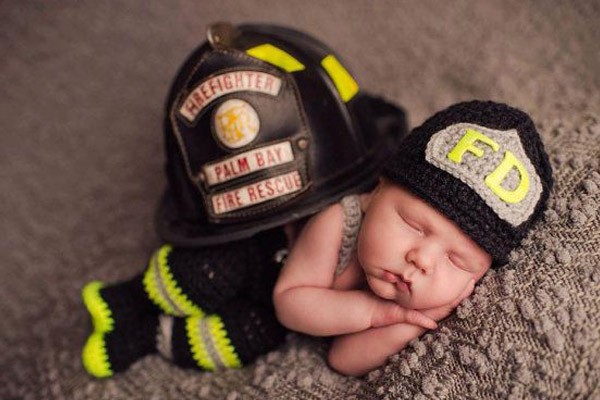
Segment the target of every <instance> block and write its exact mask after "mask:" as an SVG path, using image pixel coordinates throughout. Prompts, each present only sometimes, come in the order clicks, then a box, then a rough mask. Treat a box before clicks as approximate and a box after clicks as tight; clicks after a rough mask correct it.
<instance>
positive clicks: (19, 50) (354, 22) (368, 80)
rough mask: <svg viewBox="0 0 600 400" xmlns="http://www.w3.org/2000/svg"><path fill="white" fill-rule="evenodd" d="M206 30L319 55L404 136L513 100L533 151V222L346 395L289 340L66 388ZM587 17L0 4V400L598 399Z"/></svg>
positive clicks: (592, 12) (492, 10)
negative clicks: (274, 34)
mask: <svg viewBox="0 0 600 400" xmlns="http://www.w3.org/2000/svg"><path fill="white" fill-rule="evenodd" d="M216 20H229V21H232V22H244V21H264V22H274V23H280V24H287V25H291V26H293V27H296V28H299V29H302V30H306V31H308V32H309V33H311V34H313V35H315V36H317V37H319V38H321V39H323V40H324V41H325V42H327V43H328V44H330V45H331V46H332V47H333V48H335V49H337V51H338V52H339V53H340V54H341V55H342V56H343V57H344V58H345V59H346V60H347V64H348V65H349V66H350V68H351V70H353V72H354V74H355V76H356V77H357V79H358V80H359V82H360V83H361V85H362V87H363V88H365V89H368V90H371V91H374V92H379V93H381V94H383V95H385V96H386V97H388V98H390V99H392V100H394V101H397V102H399V103H400V104H402V105H404V106H405V107H406V109H407V111H408V113H409V119H410V124H411V126H415V125H417V124H419V123H421V122H422V121H423V120H424V119H425V118H426V117H427V116H429V115H430V114H431V113H433V112H435V111H437V110H439V109H441V108H443V107H446V106H448V105H450V104H452V103H454V102H457V101H460V100H468V99H472V98H480V99H493V100H497V101H504V102H507V103H509V104H512V105H515V106H517V107H520V108H522V109H524V110H526V111H527V112H529V113H530V114H531V115H532V117H533V119H534V120H535V122H536V123H537V124H538V127H539V128H540V131H541V132H542V134H543V136H544V140H545V142H546V144H547V149H548V150H549V152H550V153H551V154H552V161H553V166H554V168H555V171H556V190H555V192H554V194H553V195H552V198H551V202H550V207H551V208H550V210H549V211H548V212H547V213H546V215H545V221H544V222H543V223H541V224H539V225H538V226H537V227H536V229H535V230H534V231H533V232H532V234H531V235H530V237H529V238H528V240H527V242H526V244H525V247H524V249H523V250H521V251H517V252H515V253H514V254H513V257H512V262H511V264H510V266H509V268H508V269H506V270H504V271H502V272H499V273H495V274H490V275H489V276H488V277H486V278H485V280H484V281H483V282H482V284H481V285H479V286H478V288H477V290H476V294H475V295H474V296H473V297H472V299H471V300H470V301H468V302H467V303H466V304H464V305H463V306H461V307H460V309H459V310H458V313H457V314H456V315H455V316H453V317H451V318H449V319H448V320H447V321H446V322H444V323H443V324H442V328H441V329H440V330H438V331H437V332H435V333H431V334H428V335H426V336H424V337H423V338H421V340H420V341H418V342H416V343H414V345H413V346H411V347H410V348H408V349H406V350H405V351H403V352H402V353H401V354H399V355H396V356H393V357H392V359H391V360H390V363H389V364H388V365H386V366H384V367H382V368H381V369H380V370H378V371H375V372H373V373H371V374H370V375H369V376H368V377H367V378H366V379H363V380H360V379H354V378H345V377H341V376H339V375H337V374H335V373H333V372H332V371H330V370H329V369H328V368H327V367H326V364H325V363H324V360H323V355H324V354H325V350H324V346H323V344H322V343H321V342H319V341H317V340H315V339H311V338H307V337H301V336H295V335H292V336H291V337H290V339H289V341H288V343H287V344H286V345H285V346H284V347H282V348H281V349H279V350H278V351H275V352H273V353H270V354H269V355H268V356H266V357H263V358H261V359H260V360H259V361H257V362H256V364H254V365H252V366H249V367H247V368H245V369H242V370H238V371H228V372H225V373H219V374H208V373H204V374H203V373H198V372H192V371H184V370H180V369H177V368H175V367H172V366H171V365H170V364H168V363H166V362H164V361H163V360H162V359H160V358H159V357H157V356H153V357H148V358H146V359H144V360H143V361H141V362H139V363H136V364H135V365H134V366H133V367H132V368H131V369H130V370H129V371H128V372H127V373H125V374H123V375H120V376H118V377H115V378H114V379H110V380H106V381H96V380H93V379H91V378H89V377H88V376H87V375H86V374H85V373H84V372H83V369H82V366H81V364H80V359H79V354H80V350H81V346H82V344H83V342H84V340H85V337H86V335H87V334H88V333H89V329H90V328H89V325H88V324H89V323H88V321H87V317H86V314H85V312H84V309H83V307H82V306H81V303H80V297H79V292H80V289H81V287H82V285H83V284H84V283H85V282H87V281H88V280H91V279H101V280H104V281H109V282H110V281H116V280H119V279H122V278H126V277H129V276H130V275H132V274H134V273H136V272H138V271H140V270H141V269H142V268H143V266H144V263H145V261H146V260H147V258H148V256H149V254H150V252H151V251H152V250H153V249H154V248H155V247H156V246H157V245H158V241H157V239H156V236H155V234H154V232H153V226H152V216H153V211H154V207H155V205H156V202H157V200H158V197H159V194H160V192H161V191H162V188H163V186H164V183H165V181H164V177H163V174H162V163H163V155H162V137H161V117H162V116H161V109H162V103H163V99H164V97H165V94H166V92H167V88H168V85H169V82H170V80H171V78H172V77H173V75H174V74H175V71H176V69H177V67H178V65H179V63H180V62H181V61H182V60H183V59H184V57H185V56H186V54H187V53H188V52H189V51H190V50H191V49H192V48H194V47H195V46H196V45H197V44H198V43H199V42H200V41H202V40H203V38H204V30H205V28H206V25H207V24H208V23H209V22H212V21H216ZM599 20H600V3H599V2H598V1H593V0H592V1H579V2H561V1H558V0H555V1H538V2H532V1H522V0H509V1H486V2H481V1H472V2H468V1H462V0H461V1H448V2H443V1H419V2H417V1H414V2H400V1H392V0H390V1H367V0H364V1H359V0H355V1H325V0H323V1H296V2H287V1H281V0H268V1H267V0H262V1H261V0H247V1H239V2H233V1H225V0H220V1H214V2H208V1H191V0H179V1H171V2H165V1H161V2H158V1H155V2H149V1H143V0H128V1H126V2H95V1H94V2H93V1H78V2H75V1H62V2H48V1H34V0H30V1H27V2H25V1H17V0H12V1H10V0H4V1H2V2H0V55H1V58H2V61H1V62H0V79H1V81H0V82H1V85H0V91H1V95H0V120H1V124H2V125H1V126H2V133H1V134H0V174H1V179H2V180H1V187H0V189H1V191H0V193H1V194H0V199H1V202H0V204H1V205H0V220H1V221H2V239H1V240H0V254H2V261H1V263H0V268H1V270H0V276H1V278H0V312H1V318H0V321H2V327H1V329H0V366H1V368H0V370H1V371H2V373H1V374H0V398H2V399H21V398H26V399H61V398H75V399H85V398H88V399H162V398H177V399H192V398H207V399H220V398H224V399H228V400H235V399H247V398H256V399H265V398H275V399H293V398H303V399H304V398H310V399H317V398H325V399H348V398H353V397H354V398H369V399H374V398H407V399H412V398H415V399H424V398H434V399H442V398H450V399H464V398H469V397H471V398H474V399H483V398H507V397H510V398H514V399H521V398H562V399H571V398H596V399H598V398H600V388H599V387H598V382H599V381H600V369H599V365H600V337H599V329H598V326H599V322H600V267H599V265H600V215H599V211H598V204H599V203H600V171H599V166H598V162H599V159H600V144H599V142H600V90H599V89H600V45H599V43H600V28H599V26H600V24H598V21H599Z"/></svg>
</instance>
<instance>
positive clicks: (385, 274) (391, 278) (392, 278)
mask: <svg viewBox="0 0 600 400" xmlns="http://www.w3.org/2000/svg"><path fill="white" fill-rule="evenodd" d="M383 279H384V280H385V281H386V282H390V283H395V282H397V281H398V277H397V276H396V275H394V274H392V273H391V272H390V271H387V270H386V271H384V272H383Z"/></svg>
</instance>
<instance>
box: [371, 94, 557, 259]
mask: <svg viewBox="0 0 600 400" xmlns="http://www.w3.org/2000/svg"><path fill="white" fill-rule="evenodd" d="M399 148H400V150H399V151H398V153H397V154H396V155H395V156H394V157H393V158H392V159H390V160H389V162H388V163H387V165H386V167H385V169H384V173H383V174H384V176H385V177H387V178H388V179H389V180H390V181H392V182H394V183H397V184H400V185H402V186H403V187H405V188H407V189H408V190H410V191H411V192H413V193H414V194H416V195H417V196H419V197H421V198H422V199H424V200H425V201H427V202H428V203H429V204H431V205H432V206H434V207H435V208H436V209H438V210H439V211H440V212H442V213H443V214H445V215H446V216H447V217H449V218H450V219H451V220H453V221H454V222H455V223H456V224H457V225H458V226H459V227H460V228H461V229H462V230H463V231H464V232H465V233H466V234H467V235H469V236H470V237H471V238H472V239H473V240H474V241H475V242H476V243H477V244H479V245H480V246H481V247H482V248H483V249H484V250H486V251H487V252H488V253H489V254H491V255H492V257H493V264H492V265H493V266H494V267H497V266H500V265H502V264H505V263H506V262H507V260H508V255H509V253H510V252H511V250H513V249H514V248H515V247H517V246H518V245H519V243H520V242H521V240H522V239H523V238H524V237H525V235H526V234H527V232H528V231H529V229H530V228H531V226H532V224H533V222H534V221H535V220H536V219H537V218H538V217H539V216H540V215H541V212H542V211H543V210H544V208H545V205H546V202H547V200H548V196H549V193H550V190H551V189H552V184H553V180H552V168H551V166H550V162H549V160H548V155H547V154H546V152H545V150H544V146H543V144H542V141H541V139H540V136H539V134H538V132H537V130H536V128H535V125H534V124H533V121H532V120H531V118H529V116H528V115H527V114H526V113H524V112H523V111H521V110H518V109H516V108H513V107H509V106H507V105H505V104H499V103H494V102H491V101H486V102H483V101H470V102H465V103H459V104H456V105H453V106H451V107H448V108H446V109H445V110H442V111H440V112H438V113H437V114H435V115H434V116H433V117H431V118H430V119H428V120H427V121H425V123H424V124H423V125H421V126H420V127H418V128H416V129H414V130H413V132H411V134H409V135H408V136H407V137H406V138H405V139H404V140H403V141H402V142H401V144H400V146H399Z"/></svg>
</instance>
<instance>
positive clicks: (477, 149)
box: [425, 123, 542, 226]
mask: <svg viewBox="0 0 600 400" xmlns="http://www.w3.org/2000/svg"><path fill="white" fill-rule="evenodd" d="M425 159H426V160H427V161H428V162H429V163H430V164H432V165H434V166H436V167H438V168H440V169H442V170H444V171H446V172H447V173H449V174H451V175H452V176H454V177H455V178H457V179H460V180H461V181H462V182H463V183H465V184H466V185H468V186H469V187H470V188H471V189H473V190H474V191H475V192H476V193H477V194H478V195H479V196H480V197H481V198H482V199H483V200H484V201H485V203H486V204H487V205H488V206H489V207H490V208H491V209H492V210H493V211H494V212H495V213H496V214H497V215H498V216H499V217H500V218H501V219H503V220H505V221H507V222H508V223H510V224H511V225H513V226H518V225H519V224H521V223H522V222H524V221H526V220H527V219H529V217H530V216H531V214H532V213H533V211H534V209H535V206H536V204H537V202H538V200H539V198H540V196H541V194H542V184H541V181H540V177H539V176H538V174H537V173H536V171H535V168H534V167H533V165H532V163H531V161H530V160H529V158H528V157H527V154H526V153H525V150H524V149H523V145H522V144H521V140H520V138H519V135H518V133H517V131H516V130H515V129H510V130H507V131H499V130H495V129H490V128H486V127H484V126H479V125H475V124H471V123H458V124H454V125H451V126H449V127H447V128H445V129H443V130H441V131H439V132H437V133H435V134H434V135H433V136H432V137H431V139H430V140H429V143H428V144H427V149H426V151H425ZM465 206H466V207H468V206H469V205H468V204H465Z"/></svg>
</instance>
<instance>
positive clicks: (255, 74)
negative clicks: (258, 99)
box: [179, 71, 281, 122]
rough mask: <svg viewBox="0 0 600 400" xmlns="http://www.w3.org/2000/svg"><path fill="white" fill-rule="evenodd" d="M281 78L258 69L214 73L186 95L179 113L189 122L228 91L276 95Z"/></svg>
mask: <svg viewBox="0 0 600 400" xmlns="http://www.w3.org/2000/svg"><path fill="white" fill-rule="evenodd" d="M280 89H281V79H280V78H278V77H276V76H275V75H271V74H268V73H265V72H259V71H233V72H226V73H224V74H220V75H216V76H213V77H211V78H208V79H207V80H205V81H203V82H201V83H200V84H198V86H196V88H195V89H194V90H192V92H191V93H190V94H189V95H188V96H187V97H186V99H185V101H184V102H183V104H182V105H181V107H180V108H179V113H180V114H181V115H182V116H183V117H184V118H185V119H187V120H188V121H189V122H193V121H194V120H195V119H196V116H198V114H199V113H200V111H202V110H203V109H204V107H206V106H207V105H209V104H210V103H211V102H213V101H214V100H216V99H218V98H219V97H221V96H225V95H226V94H229V93H234V92H242V91H250V92H260V93H265V94H269V95H271V96H277V95H278V94H279V90H280Z"/></svg>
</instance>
